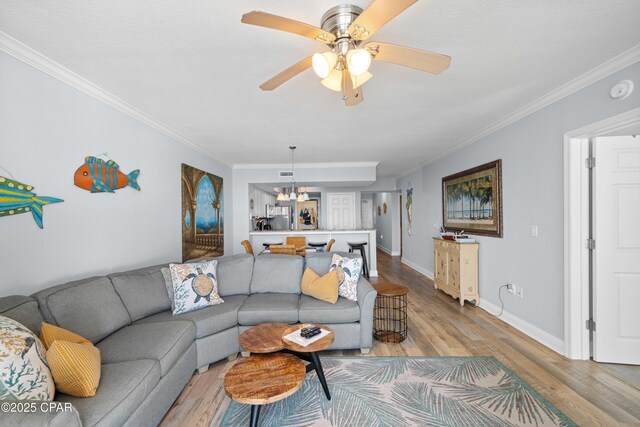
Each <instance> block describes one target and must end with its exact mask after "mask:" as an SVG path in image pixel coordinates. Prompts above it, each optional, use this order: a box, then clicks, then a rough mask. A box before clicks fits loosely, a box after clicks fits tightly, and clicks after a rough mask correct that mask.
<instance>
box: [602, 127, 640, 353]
mask: <svg viewBox="0 0 640 427" xmlns="http://www.w3.org/2000/svg"><path fill="white" fill-rule="evenodd" d="M594 151H595V158H596V167H595V169H594V195H593V197H594V199H593V200H594V202H593V209H594V210H593V213H594V237H595V240H596V248H595V251H594V283H593V295H594V301H593V304H594V307H593V308H594V320H595V322H596V330H595V332H594V336H593V337H594V338H593V358H594V360H596V361H598V362H610V363H629V364H640V309H638V304H639V303H640V137H637V138H634V137H631V136H616V137H602V138H596V140H595V143H594Z"/></svg>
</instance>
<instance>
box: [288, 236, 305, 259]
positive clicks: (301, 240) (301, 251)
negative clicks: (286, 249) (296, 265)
mask: <svg viewBox="0 0 640 427" xmlns="http://www.w3.org/2000/svg"><path fill="white" fill-rule="evenodd" d="M287 245H294V246H295V247H296V255H301V256H305V255H307V238H306V237H304V236H290V237H287Z"/></svg>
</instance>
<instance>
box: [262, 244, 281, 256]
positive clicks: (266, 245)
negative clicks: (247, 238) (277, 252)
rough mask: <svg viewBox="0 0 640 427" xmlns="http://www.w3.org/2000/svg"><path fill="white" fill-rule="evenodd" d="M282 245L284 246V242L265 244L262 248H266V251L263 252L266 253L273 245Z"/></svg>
mask: <svg viewBox="0 0 640 427" xmlns="http://www.w3.org/2000/svg"><path fill="white" fill-rule="evenodd" d="M282 244H283V243H282V242H280V243H263V244H262V246H264V249H263V250H262V252H264V251H266V250H267V249H269V246H271V245H282ZM262 252H260V253H262Z"/></svg>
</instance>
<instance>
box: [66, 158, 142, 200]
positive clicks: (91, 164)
mask: <svg viewBox="0 0 640 427" xmlns="http://www.w3.org/2000/svg"><path fill="white" fill-rule="evenodd" d="M139 174H140V170H139V169H136V170H134V171H133V172H131V173H130V174H128V175H125V174H124V173H122V172H120V166H118V164H117V163H116V162H114V161H113V160H108V161H106V162H105V161H104V160H102V159H99V158H97V157H92V156H87V157H85V159H84V164H83V165H82V166H80V167H79V168H78V169H77V170H76V173H75V174H74V175H73V183H74V184H75V185H76V186H78V187H80V188H82V189H83V190H87V191H91V192H92V193H105V192H106V193H114V192H115V190H119V189H121V188H124V187H131V188H134V189H136V190H138V191H140V186H139V185H138V175H139Z"/></svg>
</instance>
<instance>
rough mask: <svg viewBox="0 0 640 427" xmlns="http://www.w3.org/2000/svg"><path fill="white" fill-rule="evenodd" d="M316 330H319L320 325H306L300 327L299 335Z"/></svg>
mask: <svg viewBox="0 0 640 427" xmlns="http://www.w3.org/2000/svg"><path fill="white" fill-rule="evenodd" d="M316 330H317V331H319V330H320V327H318V326H306V327H304V328H302V329H300V335H301V336H305V335H308V334H309V333H310V332H313V331H316Z"/></svg>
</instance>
